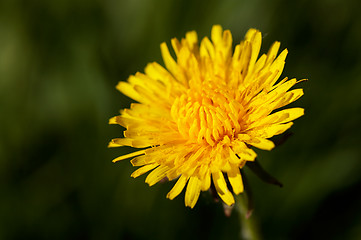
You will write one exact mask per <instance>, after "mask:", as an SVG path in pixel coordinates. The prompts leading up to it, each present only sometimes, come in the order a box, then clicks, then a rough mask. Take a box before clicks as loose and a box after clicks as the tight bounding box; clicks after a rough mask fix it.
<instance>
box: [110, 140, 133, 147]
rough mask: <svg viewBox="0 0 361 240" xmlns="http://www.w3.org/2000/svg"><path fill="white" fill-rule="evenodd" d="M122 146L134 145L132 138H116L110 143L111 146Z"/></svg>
mask: <svg viewBox="0 0 361 240" xmlns="http://www.w3.org/2000/svg"><path fill="white" fill-rule="evenodd" d="M121 146H132V140H131V139H129V138H114V139H112V140H111V141H110V142H109V144H108V147H109V148H111V147H121Z"/></svg>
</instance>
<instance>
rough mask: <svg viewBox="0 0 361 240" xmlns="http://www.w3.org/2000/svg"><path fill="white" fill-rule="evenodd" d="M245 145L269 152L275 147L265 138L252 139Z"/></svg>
mask: <svg viewBox="0 0 361 240" xmlns="http://www.w3.org/2000/svg"><path fill="white" fill-rule="evenodd" d="M247 143H248V144H250V145H252V146H255V147H256V148H259V149H263V150H271V149H273V148H274V147H275V144H274V143H273V142H272V141H270V140H268V139H265V138H253V139H252V140H251V141H249V142H247Z"/></svg>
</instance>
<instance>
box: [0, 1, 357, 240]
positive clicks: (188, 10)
mask: <svg viewBox="0 0 361 240" xmlns="http://www.w3.org/2000/svg"><path fill="white" fill-rule="evenodd" d="M359 9H361V4H360V2H359V1H356V0H354V1H352V0H349V1H326V0H323V1H322V0H321V1H316V2H315V1H310V0H305V1H301V0H298V1H286V0H277V1H272V3H271V2H270V1H266V0H256V1H251V0H244V1H231V0H225V1H222V2H221V1H215V0H211V1H204V2H195V1H190V0H187V1H181V0H176V1H167V0H160V1H145V0H136V1H131V0H128V1H111V0H106V1H100V0H88V1H85V0H83V1H81V0H78V1H70V0H69V1H63V0H62V1H60V0H57V1H41V0H40V1H27V0H16V1H2V2H0V100H1V102H0V106H1V118H0V123H1V124H0V128H1V129H0V130H1V138H0V187H1V194H0V195H1V196H0V239H235V238H236V237H237V236H238V233H239V230H238V226H239V222H238V218H237V216H236V215H235V214H233V215H232V216H231V217H230V218H226V217H224V215H223V212H222V211H223V210H222V206H221V205H220V204H216V203H213V202H212V200H211V197H210V196H209V195H208V193H203V194H202V196H201V198H200V200H199V202H198V203H197V205H196V207H195V209H193V210H190V209H188V208H185V207H184V204H183V198H184V195H182V194H181V195H180V196H179V197H178V198H177V199H176V200H173V201H169V200H167V199H166V198H165V196H166V193H167V191H169V190H170V189H171V187H172V185H173V184H172V183H165V184H157V185H156V186H153V187H151V188H149V187H148V186H147V185H146V184H145V183H144V177H140V178H139V179H135V180H134V179H132V178H130V174H131V172H132V171H133V170H134V169H133V167H132V166H131V165H130V163H129V162H121V163H117V164H112V163H111V160H112V159H113V158H115V157H116V156H119V155H121V154H123V153H125V152H129V151H131V149H107V148H106V147H107V143H108V141H109V140H110V139H111V138H114V137H118V136H120V135H121V131H122V129H121V127H120V126H109V125H108V124H107V122H108V118H110V117H112V116H114V115H116V114H117V113H118V111H119V109H121V108H124V107H129V104H130V102H131V101H130V99H128V98H126V97H125V96H123V95H122V94H120V93H119V92H117V91H116V89H115V85H116V84H117V82H118V81H122V80H126V79H127V77H128V76H129V75H130V74H134V73H135V72H137V71H143V69H144V67H145V65H146V64H147V63H148V62H152V61H158V62H159V63H162V61H161V57H160V56H161V54H160V51H159V44H160V43H161V42H163V41H167V42H168V43H169V42H170V39H171V38H172V37H177V38H181V37H183V36H184V34H185V33H186V31H189V30H196V31H197V32H198V33H199V36H200V38H201V37H204V36H205V35H208V36H209V35H210V30H211V26H212V25H213V24H221V25H222V26H223V27H224V28H226V29H230V30H231V31H232V34H233V37H234V41H235V42H239V41H240V40H241V39H242V38H243V36H244V34H245V33H246V30H247V29H248V28H250V27H255V28H258V29H260V30H261V31H262V33H263V36H264V38H263V47H262V51H263V52H265V51H267V49H268V48H269V46H270V45H271V44H272V42H273V41H276V40H279V41H281V43H282V45H281V48H282V49H283V48H286V47H287V48H288V50H289V55H288V58H287V61H286V67H285V70H284V73H283V76H288V77H297V78H298V79H302V78H308V79H309V81H308V82H304V83H302V86H301V84H300V87H303V88H304V89H305V96H304V97H303V98H302V99H301V100H298V101H297V102H296V103H294V104H293V105H294V106H302V107H305V109H306V114H305V116H304V117H302V118H301V119H299V120H296V124H295V125H294V127H293V128H292V131H293V132H294V133H295V134H294V136H293V137H292V138H291V139H289V140H288V141H287V143H285V144H284V145H282V146H280V147H279V148H277V149H275V150H274V151H271V152H262V151H257V153H258V154H259V156H260V157H259V161H260V162H261V163H262V165H263V166H264V167H265V168H266V169H267V170H269V171H270V172H271V173H272V174H273V175H275V176H276V177H277V178H278V179H280V180H281V181H282V182H283V183H284V186H285V187H284V188H282V189H278V188H277V187H274V186H270V185H265V184H263V183H261V182H260V181H259V180H258V179H257V178H255V177H254V176H253V175H252V173H248V172H247V174H248V176H249V178H250V183H251V186H252V187H253V192H254V195H255V200H256V210H255V212H254V216H253V217H255V218H257V219H258V221H259V224H260V228H261V230H262V235H263V236H264V238H265V239H340V238H341V237H342V239H360V238H361V228H360V226H361V206H360V204H359V203H360V202H361V194H360V188H361V174H360V172H361V161H360V160H361V159H360V158H361V156H360V153H361V150H360V144H361V141H360V140H361V128H360V127H359V126H360V123H361V94H360V91H361V62H360V60H361V59H360V58H361V46H360V42H361V30H360V29H361V17H360V16H361V15H360V14H359ZM162 64H163V63H162Z"/></svg>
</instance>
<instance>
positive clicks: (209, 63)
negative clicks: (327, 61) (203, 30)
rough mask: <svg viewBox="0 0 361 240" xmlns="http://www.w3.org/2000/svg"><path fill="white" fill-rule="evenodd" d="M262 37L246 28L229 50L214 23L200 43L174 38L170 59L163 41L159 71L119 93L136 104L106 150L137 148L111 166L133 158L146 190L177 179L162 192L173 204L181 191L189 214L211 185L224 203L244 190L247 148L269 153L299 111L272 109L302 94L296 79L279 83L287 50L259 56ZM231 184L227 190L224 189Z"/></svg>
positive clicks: (250, 154) (251, 155)
mask: <svg viewBox="0 0 361 240" xmlns="http://www.w3.org/2000/svg"><path fill="white" fill-rule="evenodd" d="M261 40H262V36H261V33H260V32H259V31H258V30H256V29H250V30H249V31H248V32H247V34H246V36H245V39H244V40H243V41H242V42H240V44H238V45H236V47H235V49H234V51H233V50H232V35H231V33H230V31H229V30H225V31H223V29H222V27H221V26H219V25H215V26H213V28H212V31H211V40H210V39H209V38H207V37H205V38H203V40H202V41H201V42H200V45H199V44H198V38H197V33H196V32H194V31H193V32H188V33H187V34H186V37H185V38H183V39H182V40H181V41H179V40H177V39H172V40H171V44H172V47H173V50H174V54H173V55H174V56H175V58H174V57H172V54H171V53H170V51H169V49H168V47H167V45H166V44H165V43H162V44H161V46H160V48H161V53H162V57H163V61H164V64H165V67H162V66H161V65H159V64H158V63H156V62H153V63H150V64H148V65H147V66H146V68H145V73H139V72H138V73H136V74H135V75H132V76H130V77H129V79H128V81H127V82H119V84H118V85H117V89H118V90H119V91H120V92H122V93H123V94H125V95H126V96H128V97H130V98H132V99H134V100H135V101H137V103H133V104H131V106H130V109H124V110H122V111H121V112H120V115H119V116H115V117H113V118H111V119H110V120H109V122H110V124H119V125H121V126H123V127H125V128H126V130H125V131H124V138H115V139H113V140H112V141H111V142H110V143H109V147H120V146H131V147H134V148H140V149H141V150H139V151H136V152H133V153H130V154H127V155H123V156H120V157H118V158H116V159H114V160H113V162H116V161H120V160H124V159H128V158H133V159H132V160H131V163H132V165H133V166H137V167H140V168H138V169H137V170H136V171H135V172H133V173H132V175H131V176H132V177H134V178H136V177H138V176H140V175H142V174H144V173H146V172H149V171H151V172H150V173H149V174H148V176H147V177H146V179H145V182H146V183H148V184H149V185H150V186H152V185H154V184H156V183H157V182H159V181H160V180H162V179H163V178H168V179H169V180H174V179H176V183H175V185H174V186H173V188H172V189H171V190H170V192H169V193H168V195H167V197H168V198H169V199H174V198H175V197H176V196H178V195H179V194H180V193H181V192H182V190H183V189H184V188H186V191H185V205H186V206H189V207H191V208H193V207H194V206H195V204H196V202H197V200H198V198H199V195H200V192H201V191H207V190H208V189H209V188H210V187H211V183H212V182H213V184H214V187H215V189H216V191H217V193H218V195H219V197H220V198H221V199H222V200H223V202H224V203H226V204H227V205H232V204H234V197H233V193H234V194H240V193H241V192H243V183H242V176H241V172H240V169H241V168H242V167H243V166H244V165H245V164H246V162H247V161H254V160H255V158H256V156H257V154H256V153H255V151H254V150H253V149H252V147H255V148H259V149H263V150H271V149H272V148H274V146H275V145H274V143H273V142H272V141H270V140H269V138H271V137H272V136H274V135H278V134H281V133H283V132H284V131H286V130H287V129H289V128H290V127H291V126H292V124H293V123H292V121H293V120H294V119H296V118H298V117H300V116H302V115H303V113H304V111H303V109H302V108H290V109H284V110H279V111H276V110H277V109H279V108H281V107H283V106H285V105H287V104H289V103H291V102H294V101H295V100H297V99H298V98H300V97H301V96H302V95H303V91H302V89H294V90H290V89H291V88H292V86H294V85H295V84H296V83H297V80H296V79H290V80H289V79H287V78H284V79H282V80H279V81H278V79H279V77H280V75H281V73H282V70H283V67H284V64H285V58H286V55H287V50H286V49H285V50H283V51H282V52H281V53H280V54H279V55H278V56H277V53H278V50H279V47H280V43H279V42H275V43H274V44H273V45H272V46H271V48H270V49H269V51H268V53H267V54H263V55H262V56H260V57H258V55H259V51H260V48H261ZM227 182H229V184H227Z"/></svg>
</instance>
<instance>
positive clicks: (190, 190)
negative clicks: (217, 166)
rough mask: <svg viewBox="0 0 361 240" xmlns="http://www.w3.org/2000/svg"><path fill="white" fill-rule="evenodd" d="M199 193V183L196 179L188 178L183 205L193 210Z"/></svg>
mask: <svg viewBox="0 0 361 240" xmlns="http://www.w3.org/2000/svg"><path fill="white" fill-rule="evenodd" d="M200 192H201V181H200V180H199V179H198V177H190V178H189V182H188V185H187V191H186V195H185V198H184V202H185V205H186V206H187V207H191V208H193V207H194V205H196V203H197V200H198V197H199V194H200Z"/></svg>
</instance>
